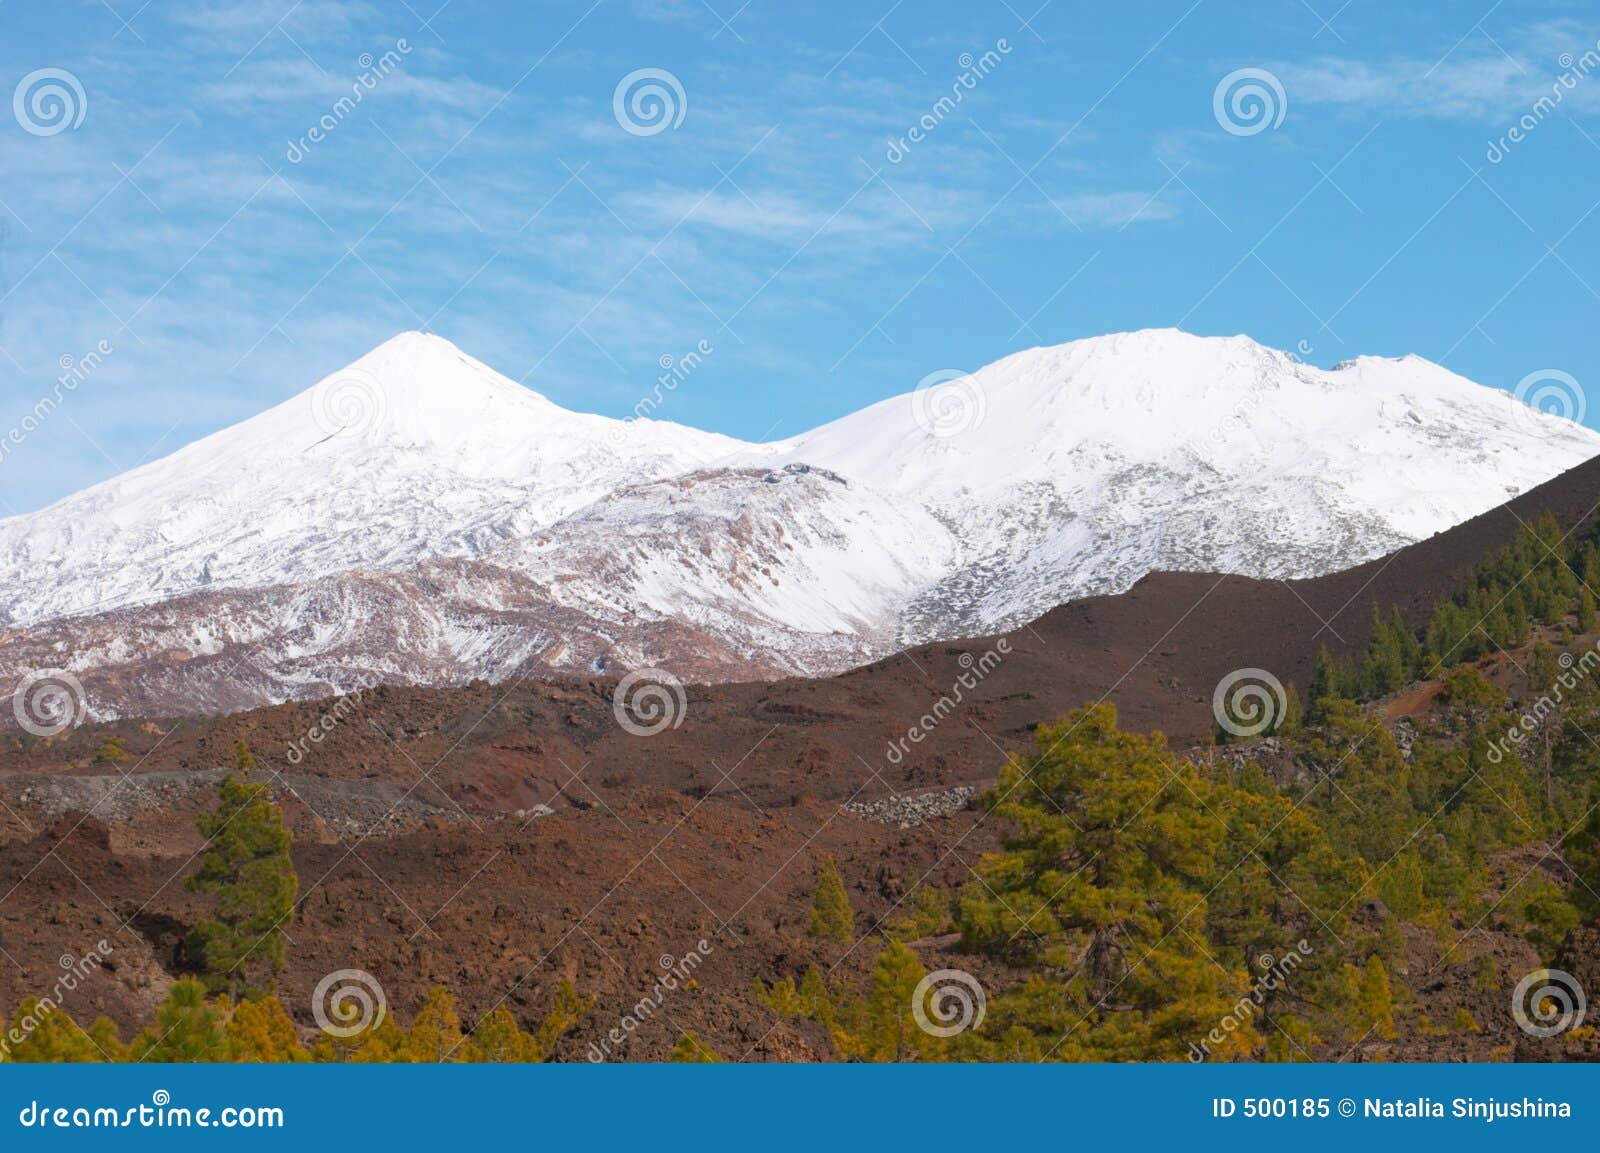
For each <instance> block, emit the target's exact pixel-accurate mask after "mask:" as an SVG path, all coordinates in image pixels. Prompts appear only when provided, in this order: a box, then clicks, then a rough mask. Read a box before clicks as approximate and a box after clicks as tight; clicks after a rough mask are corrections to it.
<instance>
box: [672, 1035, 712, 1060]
mask: <svg viewBox="0 0 1600 1153" xmlns="http://www.w3.org/2000/svg"><path fill="white" fill-rule="evenodd" d="M667 1060H668V1061H671V1062H672V1063H674V1064H677V1065H716V1064H720V1063H721V1062H722V1058H721V1057H719V1056H717V1054H716V1053H714V1052H713V1051H712V1050H711V1047H710V1046H709V1045H707V1044H706V1043H705V1042H704V1041H702V1040H700V1038H699V1037H697V1036H695V1034H694V1031H693V1030H685V1032H684V1033H683V1035H682V1036H681V1037H679V1038H678V1043H677V1044H676V1045H674V1046H673V1047H672V1052H671V1053H669V1054H667Z"/></svg>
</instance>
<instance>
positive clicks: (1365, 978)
mask: <svg viewBox="0 0 1600 1153" xmlns="http://www.w3.org/2000/svg"><path fill="white" fill-rule="evenodd" d="M1359 997H1360V1000H1359V1001H1358V1011H1359V1013H1360V1019H1361V1023H1362V1025H1363V1026H1364V1027H1365V1028H1366V1029H1369V1030H1371V1031H1372V1032H1374V1033H1376V1034H1377V1035H1378V1036H1380V1037H1382V1038H1384V1040H1386V1041H1392V1040H1394V1038H1395V1036H1396V1032H1395V1027H1394V1010H1393V1000H1392V996H1391V994H1390V991H1389V970H1387V969H1385V968H1384V967H1383V959H1382V958H1381V957H1379V956H1378V955H1377V954H1376V953H1374V954H1373V955H1372V956H1370V957H1368V958H1367V967H1366V969H1365V970H1364V971H1363V972H1362V974H1361V988H1360V994H1359Z"/></svg>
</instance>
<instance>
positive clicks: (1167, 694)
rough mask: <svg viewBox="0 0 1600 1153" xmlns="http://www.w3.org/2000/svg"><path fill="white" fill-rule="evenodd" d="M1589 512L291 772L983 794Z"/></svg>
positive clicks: (1180, 707) (1412, 608)
mask: <svg viewBox="0 0 1600 1153" xmlns="http://www.w3.org/2000/svg"><path fill="white" fill-rule="evenodd" d="M1597 503H1600V458H1596V459H1594V460H1591V461H1589V462H1587V463H1585V464H1582V465H1580V466H1578V467H1577V468H1574V469H1572V470H1570V471H1568V472H1566V473H1564V474H1563V475H1561V476H1559V477H1557V478H1555V479H1554V480H1552V481H1549V482H1548V483H1546V484H1544V485H1541V486H1539V487H1538V488H1536V489H1533V490H1532V491H1530V492H1528V493H1526V494H1524V495H1521V496H1519V497H1517V498H1516V499H1515V500H1512V501H1511V502H1509V503H1508V504H1506V505H1503V506H1501V507H1499V508H1497V509H1494V510H1492V511H1490V512H1488V513H1485V514H1484V515H1482V516H1479V517H1476V518H1474V519H1472V520H1470V521H1467V522H1466V523H1464V524H1462V525H1459V526H1457V527H1455V528H1453V529H1450V530H1448V531H1446V532H1443V533H1439V534H1438V535H1436V536H1434V537H1431V538H1430V539H1428V540H1425V541H1420V542H1418V543H1417V544H1414V545H1410V546H1408V547H1406V548H1403V549H1400V550H1399V551H1397V552H1394V553H1392V554H1390V555H1388V556H1386V557H1383V558H1381V559H1378V560H1375V561H1371V562H1369V563H1367V564H1363V565H1360V566H1358V567H1356V568H1353V569H1350V570H1348V571H1345V572H1341V573H1336V574H1333V575H1331V576H1326V577H1318V578H1315V579H1311V580H1296V581H1281V580H1254V579H1251V578H1247V577H1240V576H1219V575H1217V574H1200V573H1156V574H1153V575H1151V576H1149V577H1146V578H1145V579H1144V580H1141V581H1140V582H1139V583H1138V584H1137V585H1135V586H1134V587H1133V588H1132V589H1130V590H1129V591H1128V592H1126V593H1122V594H1120V595H1116V596H1102V597H1091V598H1088V599H1084V600H1079V601H1073V602H1070V603H1067V604H1064V605H1062V606H1060V607H1059V608H1056V609H1053V610H1051V611H1050V612H1048V613H1046V614H1044V615H1043V616H1042V617H1040V618H1039V619H1038V620H1036V621H1034V622H1032V623H1031V624H1029V625H1025V626H1024V627H1022V628H1020V629H1017V630H1015V631H1012V632H1009V633H1005V634H1001V635H998V636H993V637H981V638H976V639H969V640H963V641H951V642H941V643H937V644H927V645H921V646H918V647H917V648H914V649H911V650H908V651H906V652H903V653H900V654H898V655H895V656H893V657H889V658H886V659H884V660H882V661H879V662H877V663H875V664H871V665H867V666H864V667H862V668H858V669H854V670H851V671H850V672H847V673H844V674H842V675H839V676H836V677H830V678H825V679H816V680H807V679H799V678H792V679H787V680H781V681H775V682H768V683H759V682H757V683H748V684H718V685H696V686H691V687H690V688H689V689H688V691H687V701H688V708H687V712H686V714H685V715H684V716H683V718H682V722H681V724H679V725H678V727H676V728H669V729H666V730H665V731H663V732H660V733H658V734H657V735H654V736H650V737H640V736H635V735H631V734H629V733H627V732H625V731H624V730H623V729H622V728H621V727H620V726H619V725H618V723H617V721H616V719H615V717H614V715H613V703H612V695H613V690H614V688H615V682H614V681H611V680H602V679H592V680H573V679H566V680H556V681H528V682H510V683H506V684H500V685H489V684H485V683H482V682H475V683H474V684H471V685H467V686H463V687H459V688H447V689H424V688H402V687H387V688H379V689H376V690H373V691H371V692H369V693H367V694H366V696H365V698H364V699H363V700H362V702H361V704H360V707H359V710H358V711H357V712H356V713H355V714H354V715H352V716H350V717H348V718H346V719H343V720H342V721H341V722H340V723H339V724H338V725H337V726H336V727H335V729H334V731H333V732H331V733H329V734H328V735H327V737H326V739H324V740H322V741H321V742H320V743H318V744H317V745H316V746H315V748H314V750H313V751H312V752H311V753H310V754H309V755H307V756H306V758H305V763H304V764H303V765H301V766H300V767H299V770H298V771H301V772H311V773H316V774H325V775H330V776H337V777H369V778H370V777H383V778H389V779H392V780H396V781H401V782H404V783H406V784H411V783H413V782H418V778H419V774H422V773H424V771H426V778H425V781H423V782H420V783H421V784H422V788H423V789H424V791H427V792H428V793H429V794H430V800H431V802H432V803H436V804H437V803H442V802H440V801H439V798H438V797H437V796H436V795H433V794H434V793H435V791H436V790H437V791H442V792H443V793H445V794H447V795H448V796H449V798H450V799H451V800H452V801H454V802H456V803H459V804H460V805H461V806H462V807H463V808H465V809H468V810H473V811H494V810H505V809H508V808H513V809H514V808H526V807H531V806H532V805H534V804H537V803H546V802H553V801H555V800H556V799H557V798H559V797H560V796H561V795H562V794H567V795H578V794H582V793H585V791H586V790H585V786H586V785H598V784H600V783H601V782H603V781H607V780H611V781H616V780H624V779H626V780H630V781H633V782H636V783H639V784H647V785H658V786H664V787H668V788H675V789H679V790H683V791H685V792H689V793H692V794H697V795H703V794H705V793H707V792H715V793H718V794H719V795H723V796H726V797H728V798H731V799H734V800H740V801H748V802H753V803H755V804H758V805H761V806H763V807H765V806H768V805H770V804H773V803H789V802H790V801H793V800H796V799H800V800H803V799H805V798H808V797H817V798H825V799H830V800H845V799H848V798H850V797H851V796H855V795H857V794H858V792H859V794H860V795H874V794H876V795H881V794H884V793H888V792H890V791H900V790H911V789H918V788H931V787H934V786H939V785H950V784H963V783H969V782H974V781H981V780H984V779H987V778H989V777H992V776H993V775H994V772H995V770H996V767H997V765H998V764H999V762H1000V761H1001V759H1002V758H1003V757H1004V755H1005V754H1006V753H1007V752H1010V751H1014V750H1022V749H1026V748H1028V747H1029V746H1030V745H1031V741H1032V736H1031V734H1032V731H1033V729H1034V728H1036V727H1037V726H1038V725H1039V724H1041V723H1044V722H1048V721H1050V720H1053V719H1055V718H1057V717H1059V716H1061V715H1063V714H1065V713H1066V712H1068V711H1070V710H1071V709H1074V708H1077V707H1078V706H1080V705H1083V704H1085V703H1088V702H1091V701H1098V700H1102V699H1105V700H1110V701H1111V702H1113V703H1114V704H1115V705H1116V706H1117V708H1118V710H1119V712H1120V714H1121V719H1122V723H1123V725H1124V727H1127V728H1136V729H1160V730H1162V731H1164V732H1166V733H1167V734H1168V736H1169V738H1171V740H1172V741H1173V743H1174V744H1179V745H1182V744H1189V743H1193V742H1196V741H1200V740H1202V739H1204V738H1205V737H1206V735H1207V734H1208V733H1209V732H1210V731H1211V729H1212V724H1213V719H1212V713H1211V698H1212V693H1213V691H1214V690H1215V688H1216V686H1217V683H1218V681H1219V680H1220V679H1221V678H1222V677H1224V676H1226V675H1227V674H1228V673H1230V672H1231V671H1233V670H1236V669H1242V668H1260V669H1265V670H1268V671H1269V672H1271V673H1272V674H1273V675H1274V676H1276V677H1278V678H1279V679H1280V680H1281V681H1283V682H1284V683H1285V684H1288V683H1291V682H1292V683H1295V684H1298V685H1299V686H1300V689H1301V691H1302V694H1303V693H1304V690H1305V687H1306V685H1307V683H1308V682H1309V680H1310V675H1311V665H1312V661H1313V659H1314V657H1315V655H1316V652H1317V649H1318V648H1319V647H1321V646H1323V645H1326V646H1327V647H1328V648H1329V650H1330V651H1332V652H1334V653H1335V654H1340V655H1342V654H1350V653H1356V652H1359V651H1361V650H1363V649H1364V648H1365V646H1366V643H1367V639H1368V632H1369V628H1370V620H1371V615H1372V606H1373V605H1374V604H1376V605H1378V606H1380V607H1381V608H1382V609H1383V610H1384V611H1385V612H1387V611H1388V608H1389V606H1390V605H1398V606H1400V608H1401V610H1402V612H1403V614H1404V615H1405V617H1406V619H1407V620H1408V621H1409V622H1410V623H1412V624H1414V625H1418V626H1420V625H1422V624H1423V623H1424V622H1425V621H1426V618H1427V615H1428V613H1429V612H1430V611H1431V609H1432V606H1433V605H1434V604H1435V603H1437V602H1438V601H1439V600H1440V599H1441V598H1443V597H1446V596H1448V595H1450V594H1451V593H1453V592H1454V591H1455V590H1456V589H1457V588H1458V586H1459V585H1460V583H1461V581H1462V579H1463V578H1464V576H1465V575H1466V574H1467V572H1468V570H1469V569H1470V568H1471V566H1472V565H1473V564H1474V563H1475V562H1476V561H1478V560H1479V559H1480V558H1481V557H1483V556H1484V555H1485V554H1486V553H1489V552H1491V551H1492V550H1494V549H1496V548H1499V547H1500V546H1502V545H1503V544H1505V543H1506V542H1508V541H1509V540H1510V539H1511V537H1512V536H1513V535H1514V533H1515V532H1516V530H1517V528H1518V527H1519V526H1520V525H1521V524H1523V523H1531V522H1532V521H1533V520H1534V519H1535V518H1536V517H1537V516H1538V515H1539V514H1540V513H1542V512H1545V511H1548V512H1550V513H1551V514H1553V515H1554V516H1555V517H1556V519H1557V521H1558V522H1559V523H1560V525H1561V526H1562V528H1563V529H1564V530H1568V531H1574V532H1575V531H1577V530H1578V529H1580V528H1582V527H1583V526H1584V525H1585V524H1586V523H1587V522H1589V521H1590V520H1591V519H1592V518H1593V516H1594V513H1595V508H1596V504H1597ZM963 677H965V678H966V681H967V682H968V683H967V684H966V685H962V684H961V681H962V678H963ZM942 701H943V702H945V704H944V705H941V702H942ZM327 709H328V706H327V704H326V703H325V702H324V703H319V702H296V703H291V704H285V705H279V706H275V707H272V708H265V709H258V710H255V711H253V712H249V713H242V714H238V715H235V716H228V717H220V718H215V719H209V720H199V721H188V720H186V721H178V722H172V723H170V724H167V723H164V724H162V725H160V726H159V727H157V726H150V725H141V724H139V723H136V722H122V723H120V724H118V725H100V726H86V727H85V728H83V729H80V730H78V731H77V732H75V733H73V734H71V736H70V737H69V738H67V739H66V740H65V741H62V742H56V743H52V744H50V745H39V744H37V743H35V744H34V745H32V746H24V747H21V748H17V749H15V750H13V752H14V754H15V755H8V756H7V757H6V758H5V759H6V760H7V761H8V762H9V761H15V762H16V767H19V768H20V767H35V768H49V767H52V766H54V767H66V766H68V765H76V766H77V767H78V769H79V771H85V770H87V769H88V768H89V766H88V764H87V758H88V757H89V756H91V755H92V753H93V750H94V749H95V748H96V747H98V745H99V743H100V742H101V741H103V740H104V739H105V737H106V736H107V735H108V734H109V733H110V732H112V731H116V732H120V733H123V734H125V735H126V736H127V740H128V748H129V750H130V752H132V753H133V754H134V757H135V759H136V760H137V759H138V758H140V757H145V759H144V760H143V761H142V762H141V763H140V768H141V769H142V770H148V769H162V768H164V769H172V768H184V767H189V768H209V767H213V766H215V765H218V764H221V763H224V762H225V761H226V759H227V757H228V755H229V754H230V753H231V751H232V748H233V742H234V740H235V739H236V738H242V739H244V740H246V741H248V742H249V744H250V746H251V748H252V749H253V750H254V751H255V754H256V756H257V758H258V759H260V760H262V761H263V762H264V763H265V764H267V765H271V766H275V767H278V768H283V767H285V764H286V763H287V762H286V760H285V757H286V750H287V749H288V747H289V745H290V743H291V742H294V741H296V740H297V739H299V738H301V737H303V736H304V734H305V733H306V732H307V731H308V729H310V728H311V726H313V725H315V724H316V723H317V722H318V720H319V718H320V717H322V716H323V715H324V713H325V712H326V711H327ZM936 709H938V710H941V711H942V712H943V715H942V717H941V716H939V715H938V713H936V711H935V710H936ZM924 717H927V718H929V719H930V720H932V721H933V723H931V724H929V723H924V722H923V720H922V718H924ZM913 729H915V730H916V732H917V737H918V738H920V739H914V738H913V736H912V730H913ZM162 730H165V735H164V736H163V735H161V731H162ZM158 738H159V744H157V742H158ZM147 753H148V756H146V754H147ZM8 767H9V766H8Z"/></svg>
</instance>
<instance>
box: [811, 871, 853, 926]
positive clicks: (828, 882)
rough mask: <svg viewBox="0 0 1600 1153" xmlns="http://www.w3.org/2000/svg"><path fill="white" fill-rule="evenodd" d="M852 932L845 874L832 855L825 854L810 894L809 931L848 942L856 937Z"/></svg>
mask: <svg viewBox="0 0 1600 1153" xmlns="http://www.w3.org/2000/svg"><path fill="white" fill-rule="evenodd" d="M855 932H856V921H855V914H854V913H853V912H851V910H850V897H849V894H847V893H846V892H845V891H844V878H843V877H841V876H840V875H839V866H838V865H836V864H835V863H834V860H833V858H832V857H824V858H823V860H822V868H821V870H820V871H819V874H818V876H817V888H816V891H815V893H814V894H813V895H812V898H811V928H810V930H809V935H810V936H813V937H820V938H822V939H823V940H824V941H834V942H836V943H838V944H840V945H848V944H850V942H851V941H853V940H854V939H855Z"/></svg>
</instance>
